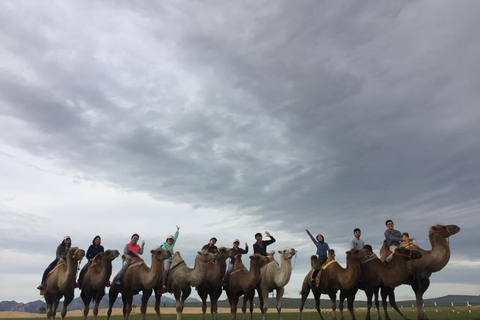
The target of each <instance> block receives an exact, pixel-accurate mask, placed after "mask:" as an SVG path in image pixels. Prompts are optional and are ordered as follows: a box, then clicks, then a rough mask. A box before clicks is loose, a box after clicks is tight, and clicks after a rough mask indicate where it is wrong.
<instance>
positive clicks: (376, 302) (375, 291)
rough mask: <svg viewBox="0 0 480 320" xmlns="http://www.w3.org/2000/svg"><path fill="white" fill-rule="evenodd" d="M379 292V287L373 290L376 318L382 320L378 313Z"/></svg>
mask: <svg viewBox="0 0 480 320" xmlns="http://www.w3.org/2000/svg"><path fill="white" fill-rule="evenodd" d="M379 290H380V287H375V288H374V289H373V294H374V295H375V308H376V309H377V318H378V320H382V316H381V313H380V302H379V301H378V291H379Z"/></svg>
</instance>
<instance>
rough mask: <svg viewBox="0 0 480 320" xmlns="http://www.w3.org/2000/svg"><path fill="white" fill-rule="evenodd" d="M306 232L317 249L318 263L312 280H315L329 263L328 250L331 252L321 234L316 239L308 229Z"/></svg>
mask: <svg viewBox="0 0 480 320" xmlns="http://www.w3.org/2000/svg"><path fill="white" fill-rule="evenodd" d="M305 231H306V232H307V233H308V235H309V236H310V239H312V241H313V243H314V244H315V246H316V247H317V252H316V255H317V263H316V264H315V266H314V268H313V269H314V273H313V275H312V278H313V279H315V277H316V276H317V274H318V271H319V270H320V269H321V268H322V264H324V263H325V262H326V261H327V258H328V250H330V247H329V246H328V243H326V242H325V238H324V237H323V235H321V234H317V237H316V238H314V237H313V236H312V234H311V233H310V231H309V230H308V228H305Z"/></svg>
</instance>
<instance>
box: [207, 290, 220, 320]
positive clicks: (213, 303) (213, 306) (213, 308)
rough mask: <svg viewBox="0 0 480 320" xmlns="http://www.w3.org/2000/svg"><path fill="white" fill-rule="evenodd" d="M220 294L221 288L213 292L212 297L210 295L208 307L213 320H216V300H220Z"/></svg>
mask: <svg viewBox="0 0 480 320" xmlns="http://www.w3.org/2000/svg"><path fill="white" fill-rule="evenodd" d="M221 294H222V287H219V288H217V289H216V290H215V291H214V292H213V296H212V295H210V305H211V313H212V319H213V320H218V299H219V298H220V295H221Z"/></svg>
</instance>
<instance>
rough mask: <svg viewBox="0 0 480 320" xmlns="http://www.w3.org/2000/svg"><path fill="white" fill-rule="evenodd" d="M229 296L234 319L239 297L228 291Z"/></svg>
mask: <svg viewBox="0 0 480 320" xmlns="http://www.w3.org/2000/svg"><path fill="white" fill-rule="evenodd" d="M227 298H228V303H229V304H230V314H231V315H232V320H236V319H237V304H238V297H237V295H236V294H235V293H229V292H228V291H227Z"/></svg>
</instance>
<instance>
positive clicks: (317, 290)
mask: <svg viewBox="0 0 480 320" xmlns="http://www.w3.org/2000/svg"><path fill="white" fill-rule="evenodd" d="M346 254H347V267H346V268H345V269H344V268H342V267H341V266H340V265H339V264H338V263H337V262H336V261H335V260H332V261H331V262H330V263H325V264H324V265H323V266H322V271H321V273H320V281H319V285H318V286H312V281H311V277H312V272H313V270H310V271H309V272H308V273H307V275H306V276H305V279H304V280H303V284H302V290H301V292H300V293H301V295H302V302H301V303H300V314H299V318H298V319H299V320H300V319H302V312H303V307H304V306H305V301H306V300H307V297H308V294H309V293H310V290H312V292H313V296H314V298H315V309H316V310H317V312H318V315H319V316H320V319H322V320H323V316H322V313H321V311H320V295H321V294H322V293H326V294H328V296H329V298H330V301H331V303H332V313H333V319H334V320H335V319H337V316H336V313H335V311H336V309H337V306H336V303H335V299H336V294H337V291H338V290H339V289H340V288H343V289H345V290H352V289H353V288H355V286H356V285H357V282H358V281H359V280H360V278H361V276H362V270H361V269H360V262H361V261H362V260H363V259H364V258H365V256H366V251H365V250H363V249H362V250H358V249H356V248H353V249H351V250H349V251H347V252H346ZM315 263H316V256H312V268H313V266H314V265H315Z"/></svg>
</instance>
